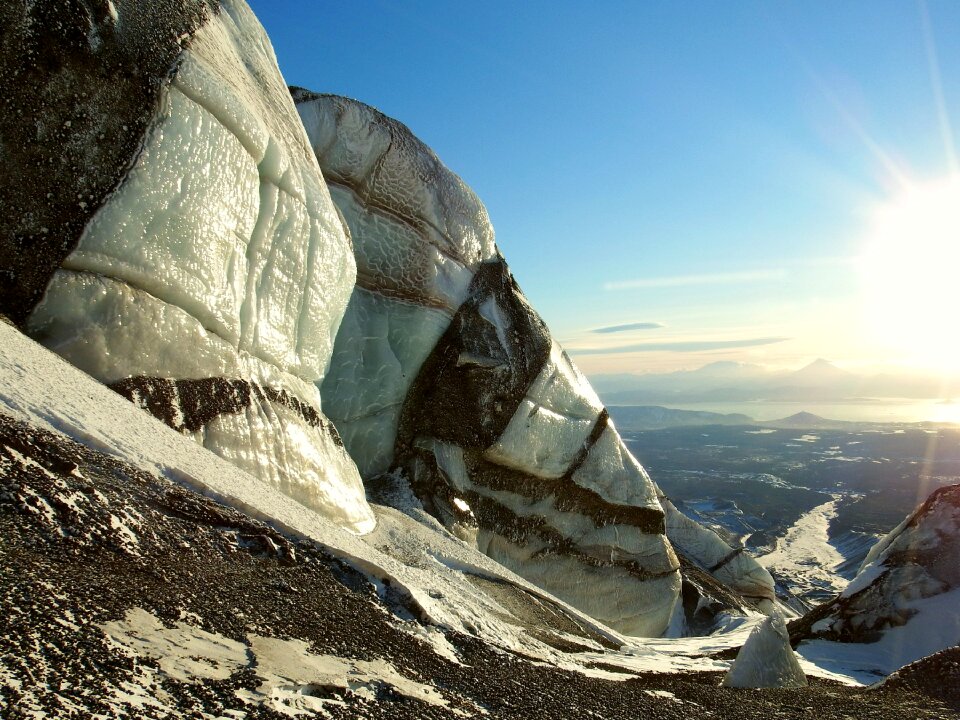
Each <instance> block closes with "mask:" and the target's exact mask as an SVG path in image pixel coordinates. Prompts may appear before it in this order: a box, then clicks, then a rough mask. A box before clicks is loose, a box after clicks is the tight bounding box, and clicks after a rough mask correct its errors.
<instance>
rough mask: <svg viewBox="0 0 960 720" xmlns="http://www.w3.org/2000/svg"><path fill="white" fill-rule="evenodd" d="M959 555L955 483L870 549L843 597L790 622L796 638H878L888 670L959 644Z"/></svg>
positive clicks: (879, 655)
mask: <svg viewBox="0 0 960 720" xmlns="http://www.w3.org/2000/svg"><path fill="white" fill-rule="evenodd" d="M957 558H960V485H949V486H946V487H942V488H939V489H938V490H935V491H934V492H933V493H931V494H930V497H928V498H927V499H926V500H925V501H924V502H923V503H921V504H920V506H919V507H917V509H916V510H914V511H913V512H912V513H911V514H910V515H909V516H908V517H907V518H906V519H905V520H904V521H903V522H902V523H901V524H900V525H899V526H897V527H896V528H894V529H893V530H892V531H891V532H890V533H889V534H888V535H887V536H886V537H884V538H883V539H881V540H880V542H878V543H877V544H876V545H875V546H874V547H873V548H872V549H871V550H870V553H869V554H868V555H867V557H866V559H865V560H864V563H863V566H862V567H861V568H860V572H859V573H858V574H857V576H856V577H855V578H854V579H853V581H851V583H850V584H849V585H848V586H847V587H846V589H845V590H844V591H843V592H842V593H841V594H840V596H839V597H837V598H836V599H835V600H833V601H831V602H829V603H826V604H824V605H822V606H820V607H818V608H816V609H815V610H813V611H812V612H810V613H808V614H807V615H805V616H804V617H802V618H800V619H799V620H797V621H795V622H793V623H791V626H790V630H791V637H792V639H793V641H794V642H795V643H796V642H799V641H801V640H811V639H813V640H817V639H819V640H833V641H840V642H848V643H871V644H873V651H872V653H871V654H872V655H873V656H874V658H875V659H876V664H877V666H878V667H879V668H880V669H881V670H883V671H885V672H887V673H889V672H892V671H894V670H896V669H897V668H899V667H901V666H902V665H905V664H907V663H911V662H913V661H915V660H919V659H920V658H922V657H925V656H927V655H930V654H931V653H935V652H937V651H939V650H943V649H946V648H949V647H953V646H956V645H960V563H958V561H957Z"/></svg>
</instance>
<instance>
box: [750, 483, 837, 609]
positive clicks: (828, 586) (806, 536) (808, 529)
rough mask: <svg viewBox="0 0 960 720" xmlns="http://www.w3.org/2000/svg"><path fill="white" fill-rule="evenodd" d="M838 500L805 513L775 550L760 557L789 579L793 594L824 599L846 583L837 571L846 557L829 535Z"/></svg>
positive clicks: (766, 565) (774, 570) (773, 570)
mask: <svg viewBox="0 0 960 720" xmlns="http://www.w3.org/2000/svg"><path fill="white" fill-rule="evenodd" d="M838 500H839V498H834V499H833V500H831V501H830V502H825V503H823V504H822V505H818V506H817V507H815V508H813V509H812V510H810V511H809V512H807V513H805V514H804V515H802V516H801V517H800V519H799V520H797V522H796V524H795V525H794V526H793V527H791V528H790V529H789V530H788V531H787V534H786V535H785V536H784V537H782V538H780V539H779V540H778V541H777V547H776V549H775V550H774V551H773V552H770V553H767V554H766V555H761V556H760V557H758V558H757V562H759V563H760V564H761V565H762V566H763V567H765V568H767V569H768V570H770V571H771V572H773V573H775V574H776V575H778V576H780V577H784V578H786V579H788V580H789V582H790V583H791V584H792V585H793V590H794V594H796V595H799V596H800V597H803V598H805V599H814V600H817V599H819V600H822V599H824V598H826V597H828V596H830V595H835V594H837V593H839V592H840V591H842V590H843V588H844V587H845V586H846V584H847V581H846V580H845V579H844V578H842V577H841V576H840V575H839V574H837V572H836V568H837V567H838V566H840V565H841V564H842V563H843V562H844V560H845V558H844V557H843V555H841V554H840V552H838V551H837V549H836V548H835V547H834V546H833V545H831V544H830V538H829V535H828V529H829V526H830V520H831V519H832V518H833V517H834V516H835V515H836V513H837V502H838Z"/></svg>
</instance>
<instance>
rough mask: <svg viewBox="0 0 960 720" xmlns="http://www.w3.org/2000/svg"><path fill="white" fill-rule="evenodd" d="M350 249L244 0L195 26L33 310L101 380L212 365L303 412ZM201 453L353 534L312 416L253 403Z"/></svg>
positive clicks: (198, 371)
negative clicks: (116, 177)
mask: <svg viewBox="0 0 960 720" xmlns="http://www.w3.org/2000/svg"><path fill="white" fill-rule="evenodd" d="M354 268H355V265H354V260H353V253H352V251H351V248H350V244H349V241H348V239H347V237H346V235H345V233H344V230H343V227H342V225H341V223H340V220H339V216H338V214H337V210H336V208H335V207H334V205H333V201H332V200H331V198H330V195H329V193H328V191H327V188H326V185H325V183H324V181H323V178H322V176H321V174H320V170H319V167H318V165H317V163H316V158H315V157H314V156H313V153H312V151H311V150H310V146H309V141H308V140H307V137H306V134H305V132H304V130H303V128H302V126H301V124H300V122H299V116H298V115H297V113H296V111H295V109H294V107H293V103H292V100H291V99H290V96H289V92H288V91H287V88H286V85H285V84H284V82H283V78H282V77H281V76H280V73H279V70H278V69H277V66H276V58H275V57H274V55H273V50H272V48H271V47H270V43H269V40H268V39H267V37H266V35H265V33H264V32H263V28H262V27H261V26H260V24H259V22H258V21H257V20H256V18H255V17H254V16H253V14H252V12H251V11H250V9H249V8H248V7H247V6H246V4H245V3H243V2H242V1H241V0H238V1H236V2H234V1H233V0H228V1H226V2H224V3H222V11H221V12H219V13H217V14H214V15H212V16H211V18H210V19H209V21H208V22H207V23H205V24H204V25H203V26H202V27H201V28H200V29H199V30H198V31H197V33H196V34H195V35H194V36H193V37H192V38H191V42H190V45H189V50H187V51H185V52H184V53H183V55H182V57H181V58H180V62H179V64H178V70H177V73H176V75H175V77H174V78H173V80H172V83H171V85H170V86H169V87H167V88H165V89H164V91H163V92H162V93H161V98H160V107H159V108H158V111H157V115H156V117H155V118H154V119H153V122H152V124H151V127H150V128H149V130H148V132H147V135H146V137H145V140H144V144H143V148H142V151H141V153H140V154H139V156H138V157H137V158H136V161H135V162H134V164H133V166H132V168H131V169H130V171H129V172H128V174H127V176H126V177H125V178H124V180H123V182H122V183H121V184H120V186H119V187H118V188H117V190H116V191H115V192H114V193H113V194H112V195H111V196H110V197H109V198H108V200H107V202H106V203H105V204H104V205H103V206H102V207H101V208H100V209H99V210H98V211H97V213H96V214H95V215H94V217H93V218H92V220H91V221H90V223H89V224H88V225H87V227H86V228H85V230H84V232H83V234H82V236H81V238H80V241H79V243H78V245H77V248H76V249H75V250H74V251H73V252H72V253H71V254H70V255H69V256H68V257H67V259H66V260H65V261H64V263H63V269H61V270H59V271H57V273H56V274H55V275H54V277H53V279H52V281H51V283H50V285H49V286H48V289H47V292H46V293H45V296H44V299H43V301H42V302H41V303H40V304H39V305H38V307H37V308H36V310H35V311H34V313H33V314H32V316H31V317H30V319H29V323H28V327H29V330H30V332H31V334H32V335H33V336H34V337H36V338H38V339H39V340H40V341H41V342H43V343H44V344H46V345H47V346H48V347H51V348H52V349H54V350H56V351H57V352H58V353H60V354H61V355H63V356H64V357H66V358H67V359H68V360H70V361H71V362H72V363H74V364H75V365H77V366H78V367H80V368H82V369H83V370H85V371H86V372H88V373H90V374H91V375H93V376H94V377H96V378H97V379H99V380H101V381H103V382H113V381H116V380H119V379H122V378H125V377H130V376H136V375H146V376H156V377H163V378H171V379H195V378H209V377H221V376H222V377H226V378H227V379H240V378H242V379H245V380H249V381H252V382H255V383H258V384H260V385H266V386H269V387H271V388H273V389H275V390H282V391H285V392H287V393H288V394H290V395H292V396H293V397H295V398H297V399H299V400H300V401H301V402H303V403H305V404H306V405H307V406H309V407H311V408H312V409H314V410H317V411H319V410H320V394H319V392H318V390H317V389H316V386H315V385H314V383H316V382H317V381H319V380H320V379H322V377H323V374H324V372H325V369H326V365H327V363H328V361H329V359H330V353H331V352H332V348H333V340H334V336H335V335H336V332H337V328H338V326H339V322H340V318H341V316H342V314H343V311H344V309H345V307H346V303H347V300H348V298H349V296H350V293H351V291H352V288H353V279H354V273H355V269H354ZM197 439H198V440H199V441H200V442H202V443H203V444H204V445H205V447H207V448H208V449H210V450H213V451H214V452H217V453H218V454H220V455H221V456H222V457H225V458H228V459H230V460H231V461H233V462H235V463H236V464H237V465H238V466H239V467H242V468H243V469H245V470H248V471H250V472H252V473H253V474H254V475H256V476H257V477H259V478H260V479H262V480H264V481H265V482H269V483H272V484H274V485H275V486H277V487H281V488H283V489H284V490H285V491H287V492H290V493H291V494H292V495H293V496H294V497H295V498H297V499H298V500H300V501H302V502H304V503H306V504H308V505H310V506H311V507H313V508H315V509H317V510H319V511H321V512H324V513H326V514H327V516H328V517H330V518H331V519H334V520H335V521H337V522H341V523H343V524H344V526H345V527H348V528H350V529H352V530H355V531H357V532H365V531H368V530H369V529H370V528H371V527H372V525H373V522H374V518H373V514H372V512H371V510H370V508H369V506H368V505H367V503H366V498H365V495H364V491H363V485H362V482H361V480H360V476H359V472H358V471H357V469H356V466H355V465H354V464H353V462H352V461H351V460H350V458H349V457H348V455H347V454H346V452H345V451H344V450H343V448H341V447H340V446H339V445H338V444H337V443H336V442H335V441H334V440H333V438H332V437H331V436H330V434H329V433H328V432H326V431H325V430H323V429H322V428H316V427H310V426H309V425H308V424H307V423H306V422H305V421H303V420H300V419H298V418H296V417H295V416H294V414H293V413H291V412H290V411H289V410H288V409H286V408H283V407H282V406H280V405H279V404H276V403H271V402H262V403H259V402H255V403H254V404H253V405H252V406H251V407H250V408H248V409H247V411H245V412H243V413H239V414H236V415H232V416H221V417H219V418H218V419H217V420H215V421H214V422H212V423H211V424H210V425H209V426H208V427H206V428H204V430H203V431H202V432H201V433H200V434H199V436H198V438H197Z"/></svg>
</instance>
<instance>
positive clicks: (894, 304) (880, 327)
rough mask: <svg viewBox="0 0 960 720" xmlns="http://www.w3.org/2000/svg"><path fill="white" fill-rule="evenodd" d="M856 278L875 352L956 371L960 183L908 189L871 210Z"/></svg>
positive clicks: (959, 353) (959, 330)
mask: <svg viewBox="0 0 960 720" xmlns="http://www.w3.org/2000/svg"><path fill="white" fill-rule="evenodd" d="M860 274H861V280H862V284H863V300H864V310H865V316H866V317H865V321H866V323H867V325H868V328H869V330H870V331H871V332H872V334H873V335H874V340H875V341H877V342H878V344H879V345H880V346H882V347H884V348H886V349H887V350H888V351H889V352H890V353H891V354H892V355H894V356H896V359H899V360H904V361H907V362H911V363H915V364H917V365H924V366H927V367H930V368H937V369H940V370H944V371H949V370H955V369H957V368H958V367H960V328H958V327H957V308H958V305H960V277H958V274H960V177H952V178H950V179H948V180H944V181H940V182H937V183H931V184H925V185H915V186H912V187H910V188H909V189H908V190H906V191H905V192H904V193H903V194H902V195H901V196H900V197H898V198H896V199H894V200H892V201H891V202H889V203H887V204H885V205H882V206H880V207H879V208H877V210H876V211H875V213H874V217H873V223H872V226H871V233H870V235H869V237H868V239H867V241H866V243H865V247H864V249H863V253H862V255H861V258H860Z"/></svg>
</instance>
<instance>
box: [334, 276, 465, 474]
mask: <svg viewBox="0 0 960 720" xmlns="http://www.w3.org/2000/svg"><path fill="white" fill-rule="evenodd" d="M449 324H450V316H449V315H448V314H446V313H444V312H442V311H440V310H437V309H434V308H427V307H422V306H420V305H417V304H414V303H410V302H406V301H404V300H397V299H394V298H389V297H384V296H382V295H378V294H376V293H374V292H371V291H368V290H365V289H363V288H360V287H358V288H356V289H355V290H354V293H353V296H352V297H351V298H350V304H349V305H348V306H347V311H346V314H345V315H344V318H343V322H342V323H341V325H340V332H339V334H338V335H337V342H336V345H335V346H334V350H333V356H332V358H331V360H330V369H329V371H328V372H327V375H326V377H325V378H324V381H323V385H322V386H321V395H322V397H323V409H324V412H325V413H326V414H327V415H328V416H329V417H330V419H331V420H333V422H334V424H335V425H336V426H337V429H338V430H339V431H340V435H341V436H342V437H343V441H344V444H345V445H346V447H347V450H348V451H349V452H350V455H351V456H352V457H353V458H354V459H355V460H356V462H357V466H358V467H359V469H360V474H361V475H362V476H363V477H372V476H374V475H378V474H380V473H382V472H384V471H386V470H387V469H388V468H389V467H390V464H391V462H392V460H393V447H394V443H395V441H396V436H397V425H398V420H399V415H400V410H401V408H402V406H403V401H404V399H405V398H406V396H407V391H408V390H409V389H410V385H411V384H412V383H413V381H414V380H415V379H416V377H417V374H418V373H419V371H420V367H421V365H423V362H424V360H426V359H427V357H428V356H429V354H430V353H431V352H432V351H433V348H434V346H435V345H436V344H437V340H439V339H440V336H441V335H442V334H443V332H444V330H446V328H447V326H448V325H449Z"/></svg>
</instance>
